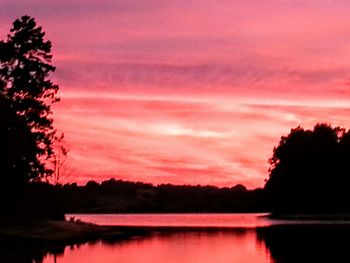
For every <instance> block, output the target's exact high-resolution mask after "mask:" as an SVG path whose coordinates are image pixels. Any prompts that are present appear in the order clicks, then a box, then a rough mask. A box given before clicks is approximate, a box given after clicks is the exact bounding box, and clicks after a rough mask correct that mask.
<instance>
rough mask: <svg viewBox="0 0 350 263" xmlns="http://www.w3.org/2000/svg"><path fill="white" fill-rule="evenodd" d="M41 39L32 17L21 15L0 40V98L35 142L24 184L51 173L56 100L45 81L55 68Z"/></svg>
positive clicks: (46, 43) (52, 87)
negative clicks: (52, 105) (49, 162)
mask: <svg viewBox="0 0 350 263" xmlns="http://www.w3.org/2000/svg"><path fill="white" fill-rule="evenodd" d="M44 36H45V33H44V32H42V28H41V27H38V26H37V25H36V23H35V21H34V18H31V17H29V16H23V17H21V18H20V19H17V20H16V21H15V22H14V23H13V27H12V29H11V31H10V34H9V35H8V36H7V40H6V41H0V84H1V85H0V95H1V98H2V100H4V101H5V103H6V104H7V105H8V106H9V107H10V108H11V109H12V111H13V112H15V114H16V115H17V116H18V117H19V118H20V119H21V122H22V123H23V124H25V125H26V127H25V128H24V130H28V129H29V130H30V132H31V136H32V138H33V139H34V142H35V151H34V152H32V156H30V158H29V159H26V160H27V163H26V167H27V170H26V171H25V172H24V173H21V176H23V177H24V178H25V180H26V181H31V180H38V179H40V178H44V177H46V176H48V175H50V174H51V173H52V170H51V169H48V168H47V166H46V165H45V161H46V160H48V159H49V158H50V157H52V155H53V153H54V150H53V142H54V139H55V129H54V128H53V119H52V118H51V114H52V112H51V104H52V103H54V102H57V101H58V98H57V91H58V86H57V85H55V84H53V83H52V81H51V80H50V79H49V74H50V72H53V71H54V70H55V68H54V67H53V66H52V65H51V58H52V55H51V54H50V52H51V42H50V41H45V40H44ZM1 121H2V120H1ZM1 140H5V138H4V137H1ZM2 152H4V151H3V150H2ZM24 157H27V156H24ZM22 163H23V162H22ZM17 175H18V176H19V173H17Z"/></svg>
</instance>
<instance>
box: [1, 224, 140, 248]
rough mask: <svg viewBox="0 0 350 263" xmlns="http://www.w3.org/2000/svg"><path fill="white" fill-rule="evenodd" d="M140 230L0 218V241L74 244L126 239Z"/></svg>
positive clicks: (137, 233)
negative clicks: (14, 220) (0, 219)
mask: <svg viewBox="0 0 350 263" xmlns="http://www.w3.org/2000/svg"><path fill="white" fill-rule="evenodd" d="M142 234H143V233H142V231H123V230H120V229H118V228H116V227H112V226H98V225H94V224H88V223H83V222H68V221H49V220H45V221H37V222H35V221H34V222H29V223H28V222H26V223H18V222H16V223H13V222H10V221H9V220H2V221H1V223H0V242H6V243H8V242H11V241H13V242H16V243H18V242H23V243H25V242H31V243H45V244H66V245H69V244H76V243H82V242H87V241H93V240H97V239H103V238H111V239H126V238H129V237H132V236H134V235H142Z"/></svg>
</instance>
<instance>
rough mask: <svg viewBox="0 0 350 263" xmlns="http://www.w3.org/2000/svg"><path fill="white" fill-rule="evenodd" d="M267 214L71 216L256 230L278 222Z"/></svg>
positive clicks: (118, 223)
mask: <svg viewBox="0 0 350 263" xmlns="http://www.w3.org/2000/svg"><path fill="white" fill-rule="evenodd" d="M265 215H266V214H88V215H84V214H70V215H66V218H67V219H69V218H71V217H74V218H75V219H80V220H82V221H84V222H90V223H94V224H97V225H114V226H171V227H176V226H181V227H229V228H255V227H259V226H269V225H271V224H276V223H278V221H276V220H270V219H268V218H267V217H265Z"/></svg>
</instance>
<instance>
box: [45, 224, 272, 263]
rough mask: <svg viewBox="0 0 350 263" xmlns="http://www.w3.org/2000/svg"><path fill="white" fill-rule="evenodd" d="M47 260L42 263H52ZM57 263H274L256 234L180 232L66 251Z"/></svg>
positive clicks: (85, 246)
mask: <svg viewBox="0 0 350 263" xmlns="http://www.w3.org/2000/svg"><path fill="white" fill-rule="evenodd" d="M53 260H54V258H53V256H47V257H46V258H45V260H44V262H43V263H52V262H54V261H53ZM56 262H57V263H73V262H74V263H76V262H85V263H90V262H91V263H92V262H99V263H119V262H120V263H121V262H123V263H125V262H128V263H158V262H167V263H175V262H176V263H178V262H181V263H206V262H215V263H224V262H225V263H226V262H240V263H245V262H246V263H251V262H255V263H267V262H273V261H272V259H271V257H270V255H269V253H268V251H267V249H266V247H265V245H264V244H263V243H261V242H259V241H257V239H256V234H255V232H254V231H250V230H245V231H244V230H242V231H225V232H223V231H221V232H213V233H208V232H180V233H172V234H154V235H152V236H150V237H147V238H139V239H134V240H129V241H121V242H117V243H114V244H105V243H102V242H97V243H95V244H84V245H82V246H80V247H78V248H74V249H70V248H66V250H65V253H64V255H63V256H59V257H58V258H57V259H56Z"/></svg>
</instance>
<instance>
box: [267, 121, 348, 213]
mask: <svg viewBox="0 0 350 263" xmlns="http://www.w3.org/2000/svg"><path fill="white" fill-rule="evenodd" d="M349 146H350V134H349V131H348V132H346V131H345V130H344V129H342V128H339V127H334V128H333V127H331V126H330V125H327V124H317V125H315V127H314V128H313V130H304V129H303V128H301V127H297V128H295V129H292V130H291V132H290V133H289V134H288V135H287V136H283V137H282V138H281V140H280V142H279V144H278V146H277V147H275V148H274V150H273V156H272V158H271V159H270V160H269V163H270V178H269V180H268V181H267V183H266V185H265V190H266V192H267V193H268V196H269V199H270V201H271V205H272V210H273V211H274V212H277V213H325V212H326V213H331V212H345V211H350V204H348V201H347V200H348V197H350V195H349V194H348V192H349V191H348V188H349V186H350V166H349V164H350V159H349V157H350V147H349Z"/></svg>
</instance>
